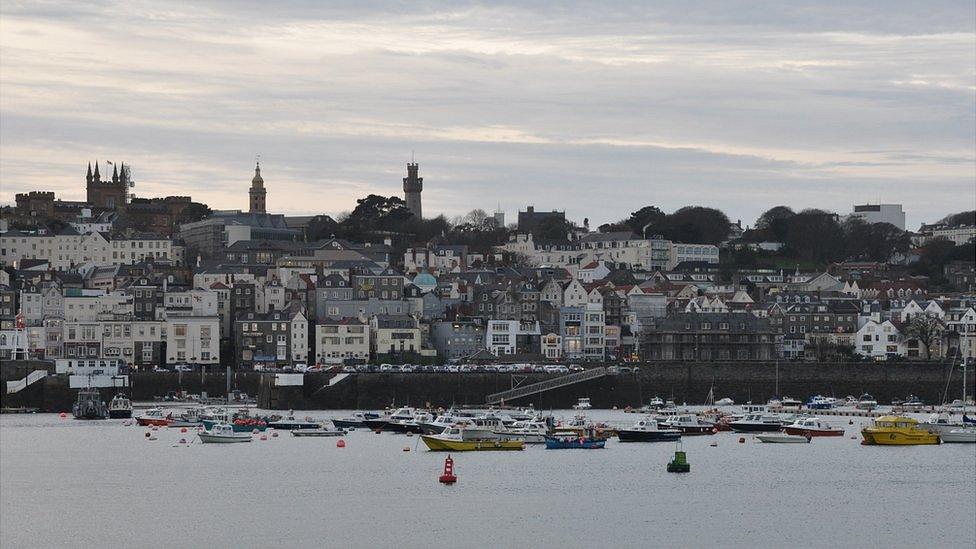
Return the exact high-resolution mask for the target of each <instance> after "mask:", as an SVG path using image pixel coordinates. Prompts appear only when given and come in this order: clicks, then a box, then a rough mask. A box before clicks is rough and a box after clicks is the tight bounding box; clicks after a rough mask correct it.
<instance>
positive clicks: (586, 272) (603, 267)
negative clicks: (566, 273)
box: [576, 261, 611, 284]
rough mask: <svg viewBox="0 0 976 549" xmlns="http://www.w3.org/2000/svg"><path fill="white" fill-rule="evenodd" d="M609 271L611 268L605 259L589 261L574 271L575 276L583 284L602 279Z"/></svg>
mask: <svg viewBox="0 0 976 549" xmlns="http://www.w3.org/2000/svg"><path fill="white" fill-rule="evenodd" d="M610 272H611V269H610V267H608V266H607V262H606V261H591V262H589V263H587V264H586V265H583V266H582V267H580V268H579V270H578V271H576V278H577V280H579V281H580V282H582V283H584V284H589V283H590V282H593V281H595V280H603V279H604V278H606V277H607V275H609V274H610Z"/></svg>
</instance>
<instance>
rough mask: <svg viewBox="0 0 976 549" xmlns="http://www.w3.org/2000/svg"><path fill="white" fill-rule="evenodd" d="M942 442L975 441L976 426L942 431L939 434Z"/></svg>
mask: <svg viewBox="0 0 976 549" xmlns="http://www.w3.org/2000/svg"><path fill="white" fill-rule="evenodd" d="M939 437H940V438H941V439H942V442H968V443H976V427H963V428H962V429H953V430H951V431H949V432H948V433H942V434H940V435H939Z"/></svg>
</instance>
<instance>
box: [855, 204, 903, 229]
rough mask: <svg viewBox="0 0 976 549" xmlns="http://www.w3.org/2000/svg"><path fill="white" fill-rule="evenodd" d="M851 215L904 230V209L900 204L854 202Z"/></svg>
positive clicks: (868, 221) (867, 221)
mask: <svg viewBox="0 0 976 549" xmlns="http://www.w3.org/2000/svg"><path fill="white" fill-rule="evenodd" d="M851 217H857V218H860V219H863V220H864V221H865V222H866V223H890V224H892V225H894V226H895V227H898V228H899V229H901V230H903V231H904V230H905V211H904V210H903V209H902V207H901V204H861V205H857V204H855V205H854V212H853V213H852V214H851Z"/></svg>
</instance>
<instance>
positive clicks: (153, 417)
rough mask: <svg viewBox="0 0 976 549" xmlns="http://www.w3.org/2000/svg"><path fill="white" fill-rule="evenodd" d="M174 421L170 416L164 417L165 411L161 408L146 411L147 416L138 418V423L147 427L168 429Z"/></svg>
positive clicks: (143, 415)
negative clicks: (154, 426)
mask: <svg viewBox="0 0 976 549" xmlns="http://www.w3.org/2000/svg"><path fill="white" fill-rule="evenodd" d="M172 421H173V419H172V418H170V417H169V416H164V415H163V411H162V410H160V409H159V408H151V409H149V410H146V413H145V414H142V415H141V416H137V417H136V423H138V424H139V425H143V426H147V427H148V426H151V425H156V426H158V427H166V426H167V425H169V424H170V422H172Z"/></svg>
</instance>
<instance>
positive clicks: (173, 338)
mask: <svg viewBox="0 0 976 549" xmlns="http://www.w3.org/2000/svg"><path fill="white" fill-rule="evenodd" d="M165 326H166V362H167V363H168V364H181V363H185V364H202V365H208V366H209V365H217V364H219V363H220V319H219V318H218V317H217V315H214V316H206V317H204V316H185V317H173V318H169V319H167V321H166V325H165Z"/></svg>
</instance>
